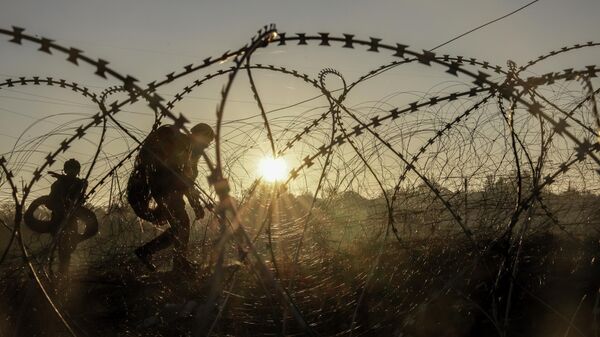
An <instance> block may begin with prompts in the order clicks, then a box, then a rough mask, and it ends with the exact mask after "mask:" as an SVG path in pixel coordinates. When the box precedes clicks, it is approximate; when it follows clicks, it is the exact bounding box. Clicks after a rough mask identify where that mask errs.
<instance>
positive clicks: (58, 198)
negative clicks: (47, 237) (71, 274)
mask: <svg viewBox="0 0 600 337" xmlns="http://www.w3.org/2000/svg"><path fill="white" fill-rule="evenodd" d="M80 170H81V165H80V164H79V162H78V161H77V160H75V159H69V160H67V161H66V162H65V163H64V166H63V172H64V173H65V174H60V173H56V172H49V174H50V175H52V176H53V177H54V178H56V181H55V182H54V183H53V184H52V186H51V187H50V194H49V195H47V196H42V197H39V198H37V199H35V200H34V201H33V202H32V203H31V204H30V205H29V207H28V209H27V211H26V212H25V218H24V220H25V223H26V224H27V225H28V227H29V228H31V229H32V230H33V231H36V232H38V233H49V234H52V235H53V236H55V239H56V240H57V241H56V246H57V249H58V258H59V269H58V272H59V275H60V276H61V277H66V276H67V273H68V271H69V265H70V262H71V254H73V252H74V251H75V248H76V247H77V245H78V244H79V243H80V242H81V241H83V240H86V239H89V238H91V237H92V236H94V235H95V234H96V233H97V232H98V220H97V219H96V215H95V214H94V213H93V212H92V211H91V210H89V209H87V208H85V207H83V202H84V194H85V190H86V188H87V181H85V180H84V179H80V178H77V175H78V174H79V171H80ZM41 205H45V206H46V208H48V209H49V210H50V211H52V215H51V218H50V220H49V221H44V220H39V219H36V218H35V217H34V214H33V213H34V211H35V210H36V209H37V208H38V207H40V206H41ZM78 219H79V220H80V221H82V222H83V224H84V225H85V229H84V232H83V234H79V232H78V225H77V220H78Z"/></svg>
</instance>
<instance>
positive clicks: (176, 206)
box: [167, 193, 190, 256]
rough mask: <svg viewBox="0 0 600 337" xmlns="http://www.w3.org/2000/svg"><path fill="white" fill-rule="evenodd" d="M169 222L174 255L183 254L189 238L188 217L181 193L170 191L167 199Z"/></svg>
mask: <svg viewBox="0 0 600 337" xmlns="http://www.w3.org/2000/svg"><path fill="white" fill-rule="evenodd" d="M167 205H168V207H169V215H168V217H169V219H168V220H169V224H170V225H171V229H172V233H173V245H174V248H175V255H178V256H185V253H186V251H187V246H188V242H189V240H190V218H189V217H188V214H187V212H186V210H185V201H184V200H183V194H180V193H172V194H171V195H170V196H169V198H168V199H167Z"/></svg>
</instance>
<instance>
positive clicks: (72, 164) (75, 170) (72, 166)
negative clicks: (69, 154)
mask: <svg viewBox="0 0 600 337" xmlns="http://www.w3.org/2000/svg"><path fill="white" fill-rule="evenodd" d="M80 170H81V164H79V162H78V161H77V160H76V159H74V158H71V159H69V160H67V161H66V162H65V164H64V166H63V171H64V172H65V174H66V175H68V176H76V175H78V174H79V171H80Z"/></svg>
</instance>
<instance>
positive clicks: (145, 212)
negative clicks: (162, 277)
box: [127, 123, 215, 271]
mask: <svg viewBox="0 0 600 337" xmlns="http://www.w3.org/2000/svg"><path fill="white" fill-rule="evenodd" d="M190 131H191V133H190V135H185V134H183V133H181V132H180V131H179V130H178V129H177V128H176V127H175V126H172V125H165V126H162V127H160V128H158V129H157V130H155V131H154V132H152V133H151V134H150V135H148V137H147V138H146V139H145V140H144V142H143V144H142V147H141V149H140V153H139V154H138V157H137V158H136V162H135V167H134V170H133V172H132V174H131V176H130V178H129V183H128V187H127V189H128V200H129V203H130V204H131V206H132V208H133V209H134V211H135V212H136V214H137V215H138V216H139V217H141V218H142V219H145V220H148V221H151V222H153V223H155V224H157V225H163V224H165V223H167V222H168V223H169V226H170V227H169V228H168V229H167V230H166V231H164V232H163V233H162V234H161V235H159V236H158V237H156V238H155V239H153V240H151V241H150V242H148V243H146V244H145V245H143V246H142V247H140V248H138V249H136V250H135V254H136V255H137V256H138V257H139V258H140V260H141V261H142V262H143V263H144V264H145V265H146V267H148V268H149V269H150V270H156V266H155V265H154V263H153V262H152V255H153V254H154V253H156V252H158V251H160V250H162V249H165V248H167V247H169V246H171V245H173V246H174V250H175V254H174V257H173V270H183V271H189V270H190V268H191V265H190V262H189V261H188V260H187V259H186V258H185V254H186V251H187V245H188V241H189V236H190V219H189V218H188V215H187V212H186V210H185V201H184V199H183V197H184V196H185V197H186V198H187V199H188V201H189V203H190V204H191V206H192V208H193V209H194V213H195V214H196V217H197V218H203V217H204V209H203V208H202V205H201V204H200V200H199V193H198V191H197V190H196V189H195V188H194V181H195V180H196V177H197V176H198V160H199V158H200V156H201V154H202V153H203V151H204V149H206V147H208V145H209V144H210V143H211V142H212V140H213V139H214V137H215V136H214V132H213V130H212V128H211V127H210V126H208V125H207V124H204V123H200V124H197V125H196V126H194V127H193V128H192V129H191V130H190ZM151 199H154V202H155V203H156V207H155V208H150V203H151Z"/></svg>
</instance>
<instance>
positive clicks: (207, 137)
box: [190, 123, 215, 147]
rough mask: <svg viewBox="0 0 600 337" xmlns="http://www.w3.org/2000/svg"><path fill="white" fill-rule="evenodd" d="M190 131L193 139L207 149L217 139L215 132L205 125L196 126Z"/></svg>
mask: <svg viewBox="0 0 600 337" xmlns="http://www.w3.org/2000/svg"><path fill="white" fill-rule="evenodd" d="M190 131H191V132H192V139H193V140H194V142H196V144H198V145H200V146H204V147H206V146H208V145H209V144H210V142H212V141H213V140H214V139H215V132H214V131H213V129H212V128H211V127H210V126H209V125H208V124H205V123H198V124H196V125H194V127H192V129H191V130H190Z"/></svg>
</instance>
